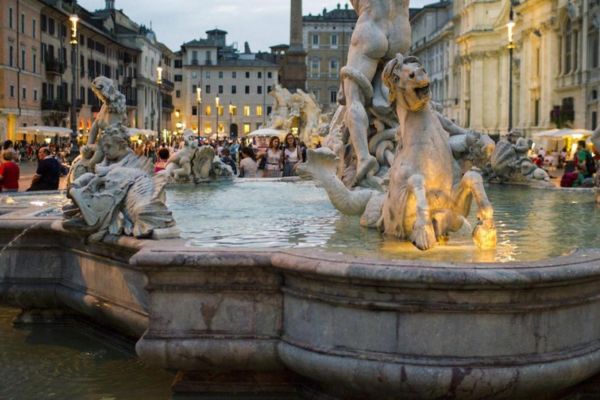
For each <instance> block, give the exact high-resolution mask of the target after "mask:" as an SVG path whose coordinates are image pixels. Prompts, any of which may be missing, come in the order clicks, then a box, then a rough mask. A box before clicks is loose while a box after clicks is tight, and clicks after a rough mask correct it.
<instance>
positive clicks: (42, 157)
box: [27, 147, 61, 191]
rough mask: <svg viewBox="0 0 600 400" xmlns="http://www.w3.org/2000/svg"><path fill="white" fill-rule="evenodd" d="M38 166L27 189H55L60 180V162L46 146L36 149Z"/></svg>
mask: <svg viewBox="0 0 600 400" xmlns="http://www.w3.org/2000/svg"><path fill="white" fill-rule="evenodd" d="M38 159H39V161H38V167H37V170H36V172H35V175H34V176H33V179H32V181H31V187H30V188H29V189H27V191H37V190H57V189H58V183H59V181H60V167H61V166H60V163H59V162H58V160H57V159H56V158H54V156H52V154H51V153H50V149H48V147H42V148H40V149H39V150H38Z"/></svg>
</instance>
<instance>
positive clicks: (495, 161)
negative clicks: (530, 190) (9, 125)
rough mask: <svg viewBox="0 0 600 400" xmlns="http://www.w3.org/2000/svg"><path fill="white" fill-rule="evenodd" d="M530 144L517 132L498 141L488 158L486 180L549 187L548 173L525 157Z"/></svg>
mask: <svg viewBox="0 0 600 400" xmlns="http://www.w3.org/2000/svg"><path fill="white" fill-rule="evenodd" d="M531 144H532V142H531V140H529V139H526V138H523V137H521V135H520V134H519V133H518V132H511V133H510V134H509V135H508V137H505V138H502V139H500V140H499V141H498V143H496V148H495V150H494V153H493V154H492V156H491V158H490V164H489V168H488V171H487V174H486V178H487V179H488V180H490V181H498V182H512V183H531V184H533V183H535V184H537V185H544V186H551V185H552V184H551V183H550V182H549V181H550V177H549V176H548V173H547V172H546V171H544V170H543V169H542V168H539V167H538V166H537V165H535V164H534V163H533V162H532V161H531V159H530V158H529V157H528V155H527V153H528V152H529V149H530V148H531Z"/></svg>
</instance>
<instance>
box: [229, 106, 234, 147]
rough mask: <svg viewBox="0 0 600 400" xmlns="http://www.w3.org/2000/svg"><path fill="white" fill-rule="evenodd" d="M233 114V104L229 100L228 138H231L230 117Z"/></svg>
mask: <svg viewBox="0 0 600 400" xmlns="http://www.w3.org/2000/svg"><path fill="white" fill-rule="evenodd" d="M232 116H233V104H231V101H230V102H229V139H231V118H232Z"/></svg>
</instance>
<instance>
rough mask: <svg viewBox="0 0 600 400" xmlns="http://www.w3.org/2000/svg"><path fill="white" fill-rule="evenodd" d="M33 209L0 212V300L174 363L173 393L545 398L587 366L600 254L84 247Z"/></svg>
mask: <svg viewBox="0 0 600 400" xmlns="http://www.w3.org/2000/svg"><path fill="white" fill-rule="evenodd" d="M592 201H593V200H592ZM42 215H43V216H41V217H40V216H39V213H36V212H27V213H26V212H23V211H19V212H18V213H14V214H6V215H4V216H1V217H0V246H2V247H4V246H5V245H6V244H7V243H9V242H10V241H11V240H13V238H14V237H15V236H16V235H18V234H20V233H22V231H23V230H24V229H26V228H30V227H31V226H32V225H33V226H34V227H33V228H31V229H30V230H29V231H28V232H26V233H25V234H24V235H23V236H22V237H21V238H20V239H19V240H17V241H16V242H14V243H13V244H11V246H9V247H8V248H6V249H5V250H4V251H3V253H2V254H0V260H2V264H0V301H2V302H3V303H7V304H10V305H13V306H18V307H21V308H22V309H24V310H25V311H26V313H25V314H24V315H23V317H22V318H23V319H24V320H27V319H29V320H35V319H36V318H40V316H41V317H44V318H46V317H47V316H48V315H51V314H52V312H55V310H63V311H64V310H69V311H73V312H77V313H80V314H82V315H85V316H87V317H89V318H91V319H93V320H95V321H97V322H99V323H102V324H105V325H107V326H110V327H112V328H113V329H115V330H117V331H119V332H122V333H125V334H127V335H129V336H132V337H135V338H139V340H138V343H137V346H136V349H137V352H138V355H139V356H140V358H141V359H142V360H143V361H145V362H147V363H150V364H152V365H156V366H160V367H162V368H165V369H171V370H177V371H179V372H180V374H179V378H178V380H177V383H176V385H175V389H176V390H179V391H192V392H195V393H197V394H200V395H205V396H206V397H207V398H210V397H211V396H213V397H214V396H216V395H221V396H227V395H232V394H233V393H236V394H248V395H253V396H255V397H256V396H258V397H266V396H268V395H271V396H273V393H275V394H276V395H277V396H278V398H298V397H300V398H314V397H317V396H329V397H328V398H340V399H342V398H343V399H349V398H350V399H351V398H357V399H358V398H378V399H379V398H381V399H400V398H401V399H406V398H440V397H446V398H465V399H479V398H494V399H495V398H498V399H500V398H509V399H514V398H536V397H539V398H543V397H544V396H547V395H549V394H556V395H560V393H562V391H564V390H567V389H568V388H569V387H571V386H573V385H575V384H577V383H579V382H581V381H583V380H585V379H586V378H588V377H590V376H592V375H594V374H596V373H598V372H599V371H600V352H599V345H600V325H599V324H600V322H597V321H600V318H599V317H600V315H599V314H600V308H599V307H598V301H599V296H598V295H599V294H600V250H595V249H590V250H578V251H576V252H574V253H571V254H569V255H567V256H560V257H551V258H545V259H542V260H537V261H524V262H508V263H507V262H493V263H468V262H458V261H454V262H443V261H435V260H400V261H398V260H391V259H386V258H373V257H364V256H355V255H351V254H343V253H333V252H331V251H329V252H328V251H323V250H322V249H318V248H314V247H304V248H302V247H300V248H294V249H289V248H287V249H286V248H262V249H261V248H259V246H257V247H230V248H226V247H218V248H214V247H199V246H194V245H193V243H191V241H192V240H191V239H181V240H163V241H143V240H135V239H131V238H123V237H121V238H113V237H109V238H107V239H105V240H104V241H103V242H102V243H96V244H90V243H86V242H85V241H84V240H83V239H82V238H81V237H78V236H76V235H73V234H72V233H70V232H66V231H64V230H63V229H62V228H61V224H60V219H58V218H57V217H52V216H51V214H42ZM200 220H201V219H200ZM184 225H185V224H184ZM184 232H185V229H184ZM40 310H44V312H41V311H40Z"/></svg>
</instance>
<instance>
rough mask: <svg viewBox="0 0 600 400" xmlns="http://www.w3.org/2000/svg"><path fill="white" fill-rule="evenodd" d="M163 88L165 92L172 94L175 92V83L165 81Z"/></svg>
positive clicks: (162, 84)
mask: <svg viewBox="0 0 600 400" xmlns="http://www.w3.org/2000/svg"><path fill="white" fill-rule="evenodd" d="M161 86H162V91H163V92H167V93H171V92H172V91H173V90H175V83H173V82H172V81H170V80H168V79H163V80H162V82H161Z"/></svg>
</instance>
